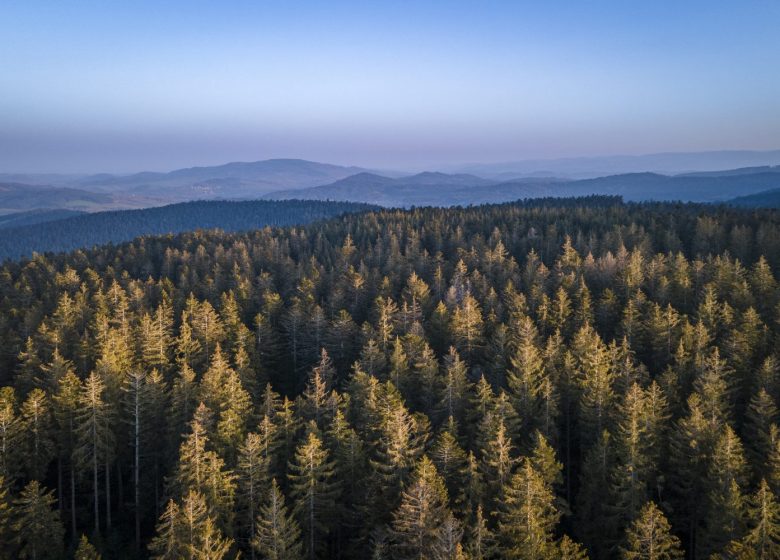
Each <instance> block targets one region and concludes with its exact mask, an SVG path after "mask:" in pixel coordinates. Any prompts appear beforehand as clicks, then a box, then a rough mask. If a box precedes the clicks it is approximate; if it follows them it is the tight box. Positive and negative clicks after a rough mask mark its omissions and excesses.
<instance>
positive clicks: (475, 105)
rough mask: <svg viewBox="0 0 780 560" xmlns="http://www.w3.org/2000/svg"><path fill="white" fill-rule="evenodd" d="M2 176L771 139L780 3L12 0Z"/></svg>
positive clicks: (777, 98)
mask: <svg viewBox="0 0 780 560" xmlns="http://www.w3.org/2000/svg"><path fill="white" fill-rule="evenodd" d="M0 37H1V38H2V39H0V172H2V171H8V172H22V171H26V172H31V171H35V172H98V171H107V172H126V171H137V170H142V169H151V170H168V169H173V168H177V167H184V166H190V165H210V164H217V163H224V162H226V161H236V160H242V161H249V160H259V159H266V158H271V157H300V158H306V159H313V160H319V161H329V162H334V163H343V164H355V165H366V166H374V167H385V168H392V167H395V168H409V169H413V168H422V167H433V166H436V165H446V164H453V163H459V162H478V161H482V162H490V161H505V160H517V159H526V158H539V157H561V156H579V155H605V154H616V153H620V154H635V153H648V152H658V151H697V150H711V149H777V148H780V71H778V68H780V2H778V0H755V1H751V0H740V1H723V2H719V1H717V0H708V1H699V0H676V1H658V0H656V1H649V0H648V1H641V2H640V1H634V0H615V1H599V0H577V1H568V2H564V1H556V0H549V1H544V2H542V1H538V0H537V1H532V2H530V1H529V2H526V1H520V0H515V1H506V2H503V1H476V0H474V1H471V2H459V1H456V0H443V1H427V0H416V1H404V0H395V1H393V2H381V3H380V2H374V1H366V0H363V1H359V2H357V1H356V2H339V1H337V0H329V1H320V2H303V1H294V0H286V1H281V2H276V1H269V0H252V1H229V0H226V1H216V0H215V1H200V0H186V1H180V0H165V1H162V0H155V1H146V0H134V1H132V2H131V1H122V2H120V1H110V0H103V1H98V0H93V1H81V0H67V1H62V2H57V1H54V0H49V1H46V2H43V1H38V0H0Z"/></svg>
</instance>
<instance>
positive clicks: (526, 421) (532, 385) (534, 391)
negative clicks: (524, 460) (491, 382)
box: [507, 316, 548, 433]
mask: <svg viewBox="0 0 780 560" xmlns="http://www.w3.org/2000/svg"><path fill="white" fill-rule="evenodd" d="M516 336H517V348H516V350H515V353H514V355H513V356H512V358H511V359H510V362H511V368H510V369H509V371H507V383H508V385H509V391H510V395H511V397H512V401H513V403H514V405H515V408H516V410H517V414H518V416H520V420H521V431H522V432H524V433H533V432H534V430H535V429H536V428H538V421H539V418H540V417H542V403H543V401H544V389H545V383H546V382H547V381H548V380H547V377H546V372H545V368H544V362H543V359H542V352H541V350H540V349H539V345H538V342H537V340H538V338H539V335H538V332H537V330H536V326H535V325H534V323H533V320H532V319H531V318H530V317H528V316H524V317H522V318H521V319H520V320H519V322H518V324H517V334H516Z"/></svg>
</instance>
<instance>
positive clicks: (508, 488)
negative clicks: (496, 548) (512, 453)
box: [498, 458, 561, 560]
mask: <svg viewBox="0 0 780 560" xmlns="http://www.w3.org/2000/svg"><path fill="white" fill-rule="evenodd" d="M560 516H561V514H560V512H559V511H558V509H557V508H556V506H555V495H554V494H553V491H552V489H551V488H550V486H549V485H548V484H547V483H546V482H545V480H544V476H543V475H542V473H540V472H539V471H537V470H536V468H534V465H533V463H532V461H531V460H530V459H528V458H526V459H523V462H522V464H521V465H520V467H519V468H518V470H517V472H516V473H515V474H514V475H513V476H512V479H511V480H510V481H508V482H507V484H506V485H505V486H504V491H503V494H502V496H501V502H500V508H499V513H498V533H499V536H500V538H501V542H502V547H503V550H504V555H505V557H506V558H508V559H518V560H521V559H522V560H531V559H538V558H552V557H554V555H555V542H554V536H555V535H554V532H555V528H556V526H557V524H558V520H559V519H560Z"/></svg>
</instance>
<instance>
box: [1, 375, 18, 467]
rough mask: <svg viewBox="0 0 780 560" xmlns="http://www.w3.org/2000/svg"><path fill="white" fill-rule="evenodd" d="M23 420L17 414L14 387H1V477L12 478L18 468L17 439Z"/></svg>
mask: <svg viewBox="0 0 780 560" xmlns="http://www.w3.org/2000/svg"><path fill="white" fill-rule="evenodd" d="M20 436H21V422H20V420H19V417H18V416H17V414H16V394H15V393H14V390H13V387H2V388H0V477H3V478H5V480H6V481H8V480H11V479H12V478H13V476H14V475H15V474H16V472H17V470H18V465H17V464H16V454H17V453H18V446H17V441H18V439H19V437H20Z"/></svg>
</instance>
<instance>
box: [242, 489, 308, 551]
mask: <svg viewBox="0 0 780 560" xmlns="http://www.w3.org/2000/svg"><path fill="white" fill-rule="evenodd" d="M255 527H256V528H255V534H254V539H253V540H252V548H253V550H254V551H256V552H257V553H258V554H259V555H260V557H261V558H264V559H267V560H302V559H303V546H302V543H301V529H300V527H299V526H298V523H297V521H295V519H294V518H293V516H292V514H290V513H288V511H287V506H286V505H285V500H284V495H283V494H282V491H281V490H280V489H279V485H278V484H276V480H275V479H272V480H271V485H270V487H269V490H268V496H267V498H266V499H265V500H264V501H263V505H262V506H261V507H260V509H259V512H258V515H257V520H256V523H255Z"/></svg>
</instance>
